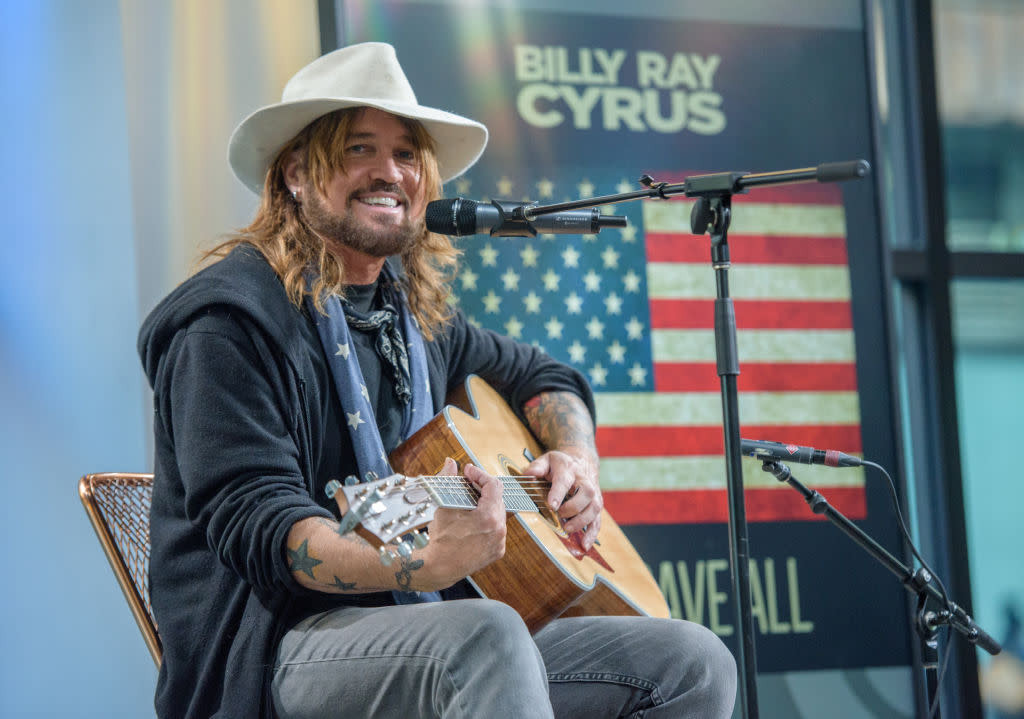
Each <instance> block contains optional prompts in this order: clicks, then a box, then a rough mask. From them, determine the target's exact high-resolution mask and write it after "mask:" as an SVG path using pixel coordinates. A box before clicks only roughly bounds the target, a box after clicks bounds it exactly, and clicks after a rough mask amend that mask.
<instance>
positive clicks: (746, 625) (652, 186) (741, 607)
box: [513, 160, 870, 719]
mask: <svg viewBox="0 0 1024 719" xmlns="http://www.w3.org/2000/svg"><path fill="white" fill-rule="evenodd" d="M869 170H870V166H869V165H868V163H867V162H866V161H864V160H852V161H848V162H830V163H825V164H822V165H818V166H817V167H808V168H802V169H796V170H784V171H781V172H765V173H759V174H750V173H745V172H720V173H715V174H710V175H697V176H695V177H690V178H687V179H686V180H684V181H683V182H681V183H678V184H669V183H667V182H655V181H654V179H653V178H651V177H650V176H649V175H644V176H643V177H641V178H640V182H641V184H643V185H644V186H645V187H647V188H648V189H646V190H638V191H636V192H625V193H621V194H617V195H604V196H602V197H595V198H590V199H584V200H575V201H571V202H561V203H557V204H552V205H521V206H519V207H517V208H515V210H514V211H513V215H515V216H516V217H517V218H518V219H521V220H525V221H527V222H528V221H530V220H532V219H534V218H536V217H538V216H540V215H545V214H548V213H551V212H561V211H563V210H575V209H580V208H584V207H596V206H598V205H608V204H614V203H618V202H625V201H628V200H636V199H643V198H660V199H662V200H667V199H668V198H669V197H671V196H672V195H685V196H687V197H695V198H697V201H696V202H695V203H694V205H693V209H692V210H691V212H690V229H691V230H692V232H693V234H695V235H703V234H704V233H708V234H709V235H710V236H711V267H712V269H713V270H714V272H715V286H716V299H715V354H716V360H717V370H718V376H719V378H720V384H721V394H722V419H723V434H724V439H725V460H726V487H727V494H728V501H729V560H730V565H731V569H732V584H733V591H734V592H735V594H736V616H737V621H736V624H737V654H738V656H737V661H736V664H737V667H738V670H739V680H740V681H739V695H740V706H741V708H742V712H743V713H742V716H743V717H745V719H757V717H758V707H757V660H756V656H755V648H754V620H753V615H752V612H751V600H750V552H749V547H748V540H747V520H746V508H745V506H744V502H743V468H742V463H741V457H742V455H741V454H740V418H739V400H738V393H737V389H736V377H737V376H738V375H739V373H740V368H739V358H738V352H737V349H736V315H735V311H734V307H733V303H732V298H731V297H730V296H729V266H730V261H729V243H728V230H729V223H730V220H731V218H732V196H733V195H734V194H738V193H746V192H747V191H748V190H749V189H750V188H752V187H763V186H766V185H784V184H794V183H801V182H839V181H842V180H854V179H859V178H862V177H865V176H866V175H867V174H868V172H869Z"/></svg>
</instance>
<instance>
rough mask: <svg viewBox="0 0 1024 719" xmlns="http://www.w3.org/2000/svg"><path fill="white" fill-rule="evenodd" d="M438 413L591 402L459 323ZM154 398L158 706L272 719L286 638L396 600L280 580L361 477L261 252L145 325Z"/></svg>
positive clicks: (251, 252) (201, 283) (246, 252)
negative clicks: (446, 407)
mask: <svg viewBox="0 0 1024 719" xmlns="http://www.w3.org/2000/svg"><path fill="white" fill-rule="evenodd" d="M426 353H427V364H428V374H429V376H430V385H431V387H434V388H445V391H444V392H437V391H435V392H434V393H433V396H434V398H435V400H434V402H435V407H434V410H435V411H440V410H441V409H442V406H443V399H444V397H445V396H446V395H447V394H448V392H449V391H450V390H451V389H453V388H456V387H459V386H461V385H462V383H463V381H464V379H465V378H466V376H467V375H469V374H478V375H480V376H482V377H483V378H484V379H485V380H487V381H488V382H489V383H490V384H491V385H492V386H494V387H495V388H496V389H497V390H498V391H499V392H501V393H502V394H503V395H505V397H506V398H507V399H508V400H509V403H510V404H511V406H512V407H513V408H516V409H517V410H518V408H520V407H522V405H523V404H524V403H525V401H526V400H528V399H530V398H531V397H533V396H534V395H536V394H538V393H539V392H543V391H557V390H562V391H570V392H574V393H575V394H577V395H579V396H581V397H583V398H584V400H585V401H586V402H587V404H588V406H589V407H590V409H591V413H593V400H592V397H591V394H590V392H589V389H588V388H587V385H586V383H585V381H584V380H583V378H582V376H581V375H580V374H579V373H577V372H576V371H574V370H572V369H571V368H569V367H566V366H565V365H562V364H559V363H556V362H555V361H553V360H552V359H550V358H549V357H548V356H547V355H545V354H544V353H542V352H540V351H539V350H537V349H535V348H532V347H529V346H526V345H522V344H518V343H514V342H512V341H511V340H509V339H507V338H505V337H502V336H500V335H497V334H496V333H493V332H490V331H487V330H480V329H477V328H474V327H472V326H471V325H470V324H469V323H468V322H466V320H465V318H464V317H463V316H462V315H461V313H460V314H457V315H456V316H455V318H454V319H453V320H452V322H451V323H450V324H449V325H448V326H446V327H445V329H444V331H443V332H442V333H439V334H437V335H436V336H435V338H434V340H433V341H431V342H427V343H426ZM139 354H140V356H141V358H142V363H143V367H144V369H145V372H146V376H147V377H148V379H149V382H150V385H151V386H152V387H153V394H154V417H153V427H154V437H155V451H156V457H155V474H156V481H155V483H154V489H153V504H152V509H151V513H150V521H151V525H150V540H151V545H152V552H151V557H150V593H151V598H152V602H153V611H154V615H155V617H156V621H157V625H158V627H159V632H160V638H161V641H162V644H163V661H162V664H161V667H160V677H159V680H158V683H157V690H156V699H155V704H156V710H157V714H158V716H160V717H162V718H170V717H211V716H218V717H257V716H267V717H269V716H272V715H273V711H272V707H271V704H270V700H269V694H268V690H269V676H270V670H271V669H272V664H273V659H274V650H275V647H276V645H277V642H278V639H279V637H280V636H281V634H282V633H283V632H284V631H285V630H286V629H287V628H288V627H289V626H291V625H292V624H293V623H294V622H296V621H298V620H299V619H301V618H302V617H304V616H307V615H308V614H311V613H313V612H314V611H322V610H323V609H325V608H328V607H329V606H332V605H342V604H354V603H358V604H390V603H392V601H393V600H392V599H391V595H390V593H387V592H385V593H378V594H366V595H328V594H321V593H318V592H312V591H309V590H306V589H304V588H303V587H301V586H300V585H299V584H298V583H297V582H296V581H295V580H294V579H293V578H292V576H291V573H290V572H289V571H288V565H287V561H286V559H285V552H284V548H285V539H286V537H287V535H288V531H289V530H290V529H291V526H292V525H293V524H294V523H295V522H297V521H299V520H300V519H304V518H306V517H310V516H324V517H335V516H336V514H337V509H336V507H334V504H333V502H332V501H331V500H329V499H327V497H326V495H325V494H324V491H323V487H324V485H325V484H326V483H327V481H328V480H330V479H334V478H339V479H340V478H343V477H346V476H348V475H349V474H354V473H357V468H356V466H355V460H354V455H353V453H352V449H351V442H350V440H349V437H348V432H347V431H345V428H344V426H343V424H341V423H340V422H339V417H341V416H342V413H341V408H340V404H339V401H338V397H337V393H336V391H335V390H334V387H333V381H332V378H331V375H330V370H329V369H328V365H327V360H326V358H325V356H324V352H323V349H322V347H321V344H320V340H319V337H318V335H317V331H316V328H315V326H314V324H313V322H312V320H311V319H310V318H309V317H308V316H307V315H306V314H305V313H304V312H303V310H302V309H300V308H298V307H296V306H295V305H294V304H292V303H291V302H290V301H289V299H288V297H287V295H286V294H285V291H284V287H283V285H282V284H281V282H280V280H279V279H278V277H277V275H276V274H275V273H274V271H273V270H272V269H271V267H270V266H269V265H268V264H267V262H266V260H265V259H264V258H263V256H262V255H261V254H260V253H259V252H258V251H257V250H255V249H254V248H252V247H251V246H247V245H242V246H240V247H238V248H236V249H235V250H234V251H233V252H232V253H231V254H230V255H229V256H228V257H227V258H225V259H223V260H221V261H219V262H217V263H215V264H214V265H211V266H210V267H208V268H206V269H205V270H203V271H202V272H200V273H198V274H196V275H195V276H194V277H192V278H190V279H189V280H187V281H186V282H184V283H183V284H182V285H180V286H179V287H178V288H177V289H175V290H174V291H173V292H171V294H170V295H168V297H167V298H165V299H164V300H163V301H162V302H161V303H160V304H159V305H157V307H156V308H155V309H154V310H153V312H152V313H151V314H150V315H149V317H148V318H147V319H146V321H145V322H144V323H143V326H142V329H141V331H140V333H139Z"/></svg>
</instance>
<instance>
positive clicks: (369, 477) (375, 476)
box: [364, 469, 380, 482]
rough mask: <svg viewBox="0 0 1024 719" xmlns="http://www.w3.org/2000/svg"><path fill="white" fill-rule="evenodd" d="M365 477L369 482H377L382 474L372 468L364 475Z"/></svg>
mask: <svg viewBox="0 0 1024 719" xmlns="http://www.w3.org/2000/svg"><path fill="white" fill-rule="evenodd" d="M364 478H365V481H367V482H376V481H377V480H378V479H380V476H379V475H378V474H377V473H376V472H374V471H373V470H372V469H371V470H370V471H369V472H367V473H366V474H365V475H364Z"/></svg>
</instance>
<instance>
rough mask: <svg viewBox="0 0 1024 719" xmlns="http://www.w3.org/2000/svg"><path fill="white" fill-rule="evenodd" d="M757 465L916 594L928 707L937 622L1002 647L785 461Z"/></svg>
mask: <svg viewBox="0 0 1024 719" xmlns="http://www.w3.org/2000/svg"><path fill="white" fill-rule="evenodd" d="M761 469H763V470H764V471H765V472H770V473H771V474H773V475H775V478H776V479H777V480H779V481H780V482H785V483H786V484H788V485H789V486H790V487H792V488H793V489H795V490H796V491H798V492H799V493H800V494H802V495H803V497H804V500H805V501H806V502H807V504H808V506H810V508H811V511H813V512H814V513H815V514H824V515H825V516H826V517H828V519H829V521H831V522H832V524H834V525H835V526H837V527H838V528H839V529H840V530H842V531H843V532H844V533H845V534H846V535H847V536H848V537H850V538H851V539H852V540H853V541H855V542H856V543H857V544H859V545H860V546H861V548H863V549H864V550H865V551H866V552H867V553H868V554H870V555H871V556H872V557H874V558H875V559H877V560H878V561H879V562H880V563H881V564H882V565H883V566H885V568H886V569H888V570H889V571H890V572H892V573H893V574H895V575H896V576H897V577H899V579H900V582H901V583H902V584H903V586H904V587H906V588H907V591H908V592H910V593H911V594H916V595H917V613H916V615H915V621H914V629H915V631H916V632H917V635H918V637H920V639H921V655H922V659H923V663H924V670H925V685H926V687H927V701H928V706H929V707H931V706H932V705H933V704H934V701H935V697H936V696H937V695H938V690H939V676H938V630H939V627H940V626H942V625H944V624H945V625H948V626H951V627H953V628H954V629H956V630H957V631H958V632H960V633H961V634H963V635H964V637H965V638H966V639H967V641H969V642H970V643H971V644H976V645H978V646H979V647H981V648H982V649H984V650H985V651H986V652H988V653H989V654H992V655H995V654H998V653H999V652H1001V651H1002V647H1001V646H1000V645H999V642H997V641H996V640H995V639H993V638H992V637H991V636H989V635H988V634H986V633H985V632H984V631H983V630H982V629H981V628H980V627H978V625H977V624H975V623H974V620H973V619H971V617H970V615H969V614H967V612H965V611H964V610H963V609H961V608H960V606H959V605H957V604H955V603H953V602H951V601H949V600H948V598H947V597H945V596H944V595H943V594H941V593H940V592H939V591H938V590H937V589H936V588H935V587H933V586H932V585H931V581H932V575H931V572H929V571H928V570H927V569H925V568H924V567H920V568H919V569H917V570H916V571H911V569H910V567H908V566H907V565H905V564H904V563H903V562H901V561H900V560H898V559H896V557H894V556H892V555H891V554H889V552H887V551H886V550H885V548H884V547H882V546H881V545H880V544H879V543H878V542H876V541H875V540H874V539H872V538H871V537H870V536H868V534H867V533H866V532H865V531H864V530H862V529H861V528H860V527H858V526H857V525H856V524H854V523H853V522H851V521H850V520H849V519H847V518H846V517H845V516H844V515H843V514H842V513H841V512H839V511H837V510H836V509H835V508H833V507H832V505H830V504H829V503H828V500H826V499H825V498H824V497H822V496H821V495H820V494H818V492H816V491H814V490H813V489H808V488H807V487H806V486H804V485H803V484H801V483H800V482H799V481H798V480H797V479H796V477H794V476H793V473H792V472H791V471H790V469H789V467H787V466H786V465H784V464H782V463H781V462H778V461H777V460H775V459H765V460H763V461H762V463H761ZM929 599H933V600H935V601H936V602H938V604H939V608H938V609H929V608H928V600H929ZM934 716H935V717H938V716H940V714H939V712H938V708H936V713H935V714H934Z"/></svg>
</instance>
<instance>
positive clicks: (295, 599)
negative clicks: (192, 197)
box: [139, 43, 735, 719]
mask: <svg viewBox="0 0 1024 719" xmlns="http://www.w3.org/2000/svg"><path fill="white" fill-rule="evenodd" d="M486 141H487V131H486V129H485V128H484V127H483V126H482V125H480V124H478V123H476V122H473V121H471V120H468V119H466V118H462V117H459V116H457V115H452V114H450V113H447V112H443V111H440V110H435V109H432V108H428V107H424V106H421V105H419V104H418V102H417V100H416V98H415V95H414V94H413V92H412V89H411V87H409V84H408V81H407V80H406V78H405V75H404V73H403V72H402V69H401V67H400V66H399V64H398V61H397V58H396V57H395V53H394V50H393V48H391V47H390V46H388V45H384V44H380V43H367V44H364V45H355V46H352V47H349V48H344V49H341V50H338V51H336V52H333V53H330V54H328V55H326V56H324V57H322V58H320V59H318V60H316V61H315V62H313V63H312V64H310V65H309V66H307V67H306V68H304V69H303V70H301V71H300V72H299V73H298V74H297V75H296V76H295V77H294V78H293V79H292V80H291V82H290V83H289V84H288V86H287V87H286V88H285V91H284V96H283V101H282V102H281V103H278V104H276V105H272V106H270V107H267V108H263V109H262V110H259V111H257V112H256V113H254V114H252V115H250V116H249V117H248V118H247V119H246V120H245V121H243V123H242V124H241V125H240V126H239V128H238V129H237V130H236V131H235V134H234V136H233V137H232V141H231V150H230V161H231V165H232V168H233V169H234V171H235V173H236V174H237V175H238V177H239V178H240V179H241V180H242V182H244V183H245V184H246V185H248V186H249V187H250V188H252V189H253V190H254V191H256V192H258V193H260V194H261V195H262V202H261V205H260V208H259V210H258V213H257V216H256V219H255V220H254V221H253V223H252V224H251V225H250V226H249V227H247V228H245V229H244V230H242V231H241V232H240V233H239V234H238V235H237V236H236V237H234V238H232V239H231V240H229V241H228V242H226V243H225V244H223V245H221V246H220V247H219V248H217V249H216V250H214V252H213V253H212V254H213V255H215V256H216V257H218V258H220V259H219V260H218V261H217V262H215V263H214V264H212V265H210V266H209V267H207V268H206V269H204V270H203V271H201V272H199V273H198V274H196V275H195V276H194V277H192V278H191V279H189V280H188V281H186V282H185V283H183V284H182V285H181V286H180V287H178V288H177V289H176V290H175V291H174V292H172V293H171V294H170V295H169V296H168V297H167V298H166V299H165V300H164V301H163V302H162V303H161V304H160V305H159V306H158V307H157V308H156V309H155V310H154V311H153V313H152V314H151V315H150V317H149V318H147V320H146V322H145V324H144V325H143V328H142V331H141V333H140V338H139V351H140V354H141V356H142V360H143V364H144V366H145V369H146V373H147V376H148V377H149V380H150V383H151V384H152V386H153V390H154V409H155V416H154V428H155V437H156V482H155V486H154V493H153V504H152V511H151V542H152V555H151V560H150V587H151V595H152V601H153V608H154V613H155V616H156V620H157V623H158V625H159V630H160V635H161V639H162V642H163V650H164V653H163V662H162V665H161V668H160V678H159V682H158V685H157V694H156V707H157V712H158V714H159V715H160V716H161V717H208V716H224V717H256V716H273V715H275V714H276V715H277V716H280V717H284V718H290V717H321V716H351V717H369V716H374V717H377V716H381V717H390V716H402V717H408V718H410V719H411V718H412V717H434V716H442V717H496V716H508V717H534V716H536V717H551V716H559V717H571V716H588V717H589V716H593V717H613V716H615V717H618V716H640V715H643V716H646V717H681V716H700V717H709V716H727V715H728V714H729V713H730V711H731V709H732V703H733V695H734V691H735V664H734V662H733V659H732V657H731V655H730V654H729V653H728V651H727V650H726V649H725V647H724V646H723V645H722V644H721V642H720V641H719V640H718V639H717V638H716V637H715V636H714V635H713V634H711V633H710V632H708V631H707V630H706V629H704V628H703V627H700V626H698V625H694V624H690V623H688V622H682V621H676V620H668V619H651V618H646V617H629V618H627V617H597V618H577V619H556V620H555V621H553V622H552V623H550V624H549V625H548V626H547V627H546V628H544V629H542V630H541V631H540V632H538V633H537V634H536V635H535V636H533V637H531V636H530V634H529V632H528V631H527V630H526V627H525V625H524V624H523V622H522V620H521V618H520V617H519V615H518V614H516V613H515V612H514V611H512V610H511V609H510V608H509V607H508V606H506V605H504V604H502V603H500V602H497V601H493V600H488V599H481V598H479V597H476V596H475V593H474V592H473V590H472V588H471V587H470V586H469V585H468V584H467V583H466V582H465V581H464V580H463V578H464V577H466V576H467V575H470V574H472V573H473V572H475V571H477V570H479V569H481V568H482V567H484V566H486V565H488V564H490V563H491V562H493V561H495V560H496V559H498V558H500V557H501V556H502V555H503V553H504V550H505V527H506V524H505V513H504V509H503V505H502V500H501V485H500V482H499V481H498V480H496V479H495V478H493V477H491V476H489V475H487V474H486V473H484V472H482V471H480V470H478V469H476V468H475V467H472V466H467V467H465V468H463V471H464V474H465V476H466V478H467V479H468V480H469V481H470V482H472V483H473V485H474V486H475V487H476V488H477V489H478V490H479V493H480V499H479V505H478V506H477V507H476V508H475V509H472V510H445V509H441V510H438V511H437V513H436V514H435V516H434V519H433V521H432V522H431V523H430V525H429V528H428V529H429V537H430V541H429V544H427V545H426V546H425V547H423V548H419V549H416V550H415V551H413V553H412V554H411V556H408V557H400V558H399V560H398V563H397V564H393V565H391V566H384V565H382V564H381V562H380V561H379V558H378V554H377V552H376V551H375V550H374V549H373V548H372V547H370V545H369V544H367V543H366V542H364V541H363V540H362V539H359V538H358V537H357V536H356V535H353V534H345V535H342V534H340V533H339V531H338V529H339V524H338V517H337V514H338V511H337V507H336V505H335V504H334V503H333V502H332V501H331V500H329V499H328V498H327V496H326V493H325V487H326V485H327V483H328V482H329V481H330V480H332V479H342V478H344V477H346V476H348V475H358V476H360V477H362V476H364V475H365V474H366V473H367V472H369V471H374V472H377V473H378V474H381V473H383V472H387V471H388V469H389V468H388V465H387V463H386V460H385V459H384V457H385V456H386V454H387V453H389V452H391V451H392V450H393V449H394V448H395V447H396V446H398V445H399V444H400V443H401V442H402V441H403V440H404V439H405V438H407V437H408V436H409V435H410V434H411V433H412V432H413V431H415V429H417V428H418V427H420V426H422V425H423V424H424V423H425V422H426V421H427V420H428V419H430V417H431V416H433V415H434V414H435V413H436V412H438V411H439V410H440V409H441V408H442V407H443V404H444V401H445V396H446V394H447V392H448V391H449V390H450V389H452V388H454V387H458V386H460V385H461V384H462V382H463V381H464V379H465V377H466V376H467V375H469V374H477V375H480V376H481V377H483V378H484V379H485V380H487V381H488V382H489V383H490V384H491V385H492V386H494V387H495V388H496V389H497V390H498V391H500V392H501V393H502V394H503V395H504V396H505V397H507V398H508V399H509V401H510V404H511V406H512V407H514V408H516V409H517V410H519V411H520V412H521V416H522V419H523V420H524V421H525V422H526V423H527V424H528V426H529V427H530V428H531V429H532V430H533V432H534V433H535V434H536V435H537V437H538V439H540V441H541V442H542V443H543V444H544V446H545V447H547V448H548V451H547V452H546V453H545V454H544V455H542V456H541V457H539V458H537V459H536V460H535V461H534V462H533V463H531V464H530V465H529V466H528V467H527V469H526V472H527V473H528V474H532V475H536V476H538V477H544V478H545V479H546V480H548V481H550V484H551V487H550V491H549V493H548V495H547V502H548V504H549V505H550V506H551V507H552V509H554V510H557V512H558V514H559V515H560V516H561V517H562V518H563V519H564V520H565V529H566V530H567V531H568V532H574V531H583V532H584V535H583V544H584V545H585V546H587V547H589V546H590V545H592V544H593V542H594V540H595V538H596V537H597V533H598V531H599V529H600V511H601V508H602V504H603V503H602V498H601V490H600V488H599V487H598V483H597V462H598V460H597V454H596V451H595V448H594V436H593V434H594V428H593V419H592V415H593V402H592V397H591V394H590V392H589V390H588V388H587V385H586V383H585V381H584V380H583V378H582V377H581V376H580V375H579V374H578V373H577V372H575V371H574V370H572V369H571V368H569V367H566V366H564V365H561V364H559V363H556V362H555V361H553V360H552V359H551V358H549V357H547V356H546V355H545V354H543V353H542V352H540V351H539V350H536V349H535V348H532V347H528V346H525V345H520V344H516V343H514V342H512V341H510V340H508V339H507V338H504V337H501V336H499V335H497V334H494V333H491V332H488V331H483V330H479V329H476V328H474V327H472V326H471V325H470V324H469V323H468V322H467V321H466V320H465V318H464V317H463V316H462V315H461V314H459V313H455V312H453V311H452V310H451V309H450V306H449V305H448V303H447V301H446V300H447V297H448V282H449V280H450V278H451V275H452V272H453V268H454V264H455V259H456V256H457V251H456V250H455V249H454V248H453V247H452V245H451V244H450V241H449V240H448V238H445V237H441V236H437V235H434V234H432V233H430V232H428V231H427V230H426V229H425V227H424V224H423V216H424V211H425V206H426V203H427V202H428V201H429V200H432V199H435V198H436V197H438V196H439V193H440V186H441V182H442V181H445V180H448V179H451V178H452V177H454V176H456V175H458V174H460V173H461V172H464V171H465V170H466V169H468V168H469V167H470V166H471V165H472V164H473V163H474V162H475V161H476V160H477V158H478V157H479V155H480V154H481V153H482V151H483V148H484V146H485V144H486ZM388 258H396V259H388ZM445 470H446V472H447V473H454V472H455V471H456V468H455V467H454V463H452V462H449V463H447V464H446V468H445ZM439 600H444V601H439ZM455 600H460V601H455Z"/></svg>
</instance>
